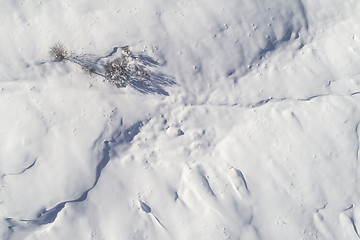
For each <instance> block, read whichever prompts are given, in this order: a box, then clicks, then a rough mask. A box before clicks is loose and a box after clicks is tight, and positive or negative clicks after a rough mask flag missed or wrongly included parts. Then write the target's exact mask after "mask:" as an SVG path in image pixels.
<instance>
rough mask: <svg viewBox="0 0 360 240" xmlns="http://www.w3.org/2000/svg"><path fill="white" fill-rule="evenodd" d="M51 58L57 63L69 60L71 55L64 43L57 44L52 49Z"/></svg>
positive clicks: (50, 51)
mask: <svg viewBox="0 0 360 240" xmlns="http://www.w3.org/2000/svg"><path fill="white" fill-rule="evenodd" d="M49 54H50V57H51V58H52V59H53V60H54V61H57V62H61V61H64V60H66V59H67V58H68V56H69V54H68V52H67V51H66V49H65V47H64V45H63V44H62V43H56V44H54V45H53V46H51V47H50V50H49Z"/></svg>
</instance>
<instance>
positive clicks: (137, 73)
mask: <svg viewBox="0 0 360 240" xmlns="http://www.w3.org/2000/svg"><path fill="white" fill-rule="evenodd" d="M136 77H140V78H146V77H149V75H148V73H147V72H146V71H145V67H144V66H142V65H141V64H140V63H139V62H138V61H136V57H135V56H134V54H133V53H132V52H131V51H130V49H129V47H128V46H126V47H123V48H122V54H121V57H119V58H116V59H115V60H113V61H111V62H109V63H107V64H106V65H105V78H106V79H107V80H108V81H109V82H110V83H112V84H114V85H116V86H117V87H126V85H127V83H129V82H130V81H131V80H132V78H136Z"/></svg>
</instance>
